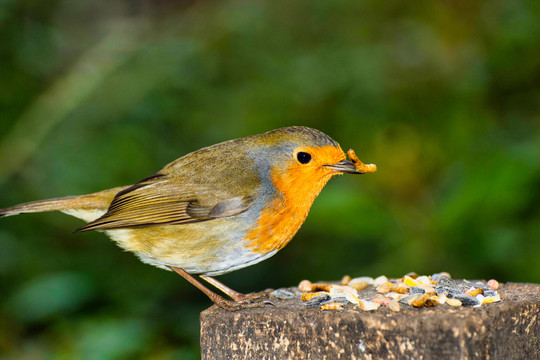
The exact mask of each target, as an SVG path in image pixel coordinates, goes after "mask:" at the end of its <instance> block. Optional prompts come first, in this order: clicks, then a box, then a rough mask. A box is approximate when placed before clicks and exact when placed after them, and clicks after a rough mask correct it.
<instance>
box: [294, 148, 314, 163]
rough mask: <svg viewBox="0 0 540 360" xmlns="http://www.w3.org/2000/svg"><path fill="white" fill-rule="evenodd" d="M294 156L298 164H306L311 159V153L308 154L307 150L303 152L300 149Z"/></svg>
mask: <svg viewBox="0 0 540 360" xmlns="http://www.w3.org/2000/svg"><path fill="white" fill-rule="evenodd" d="M296 158H297V159H298V161H299V162H300V164H307V163H308V162H310V161H311V155H309V154H308V153H307V152H303V151H300V152H299V153H298V154H297V155H296Z"/></svg>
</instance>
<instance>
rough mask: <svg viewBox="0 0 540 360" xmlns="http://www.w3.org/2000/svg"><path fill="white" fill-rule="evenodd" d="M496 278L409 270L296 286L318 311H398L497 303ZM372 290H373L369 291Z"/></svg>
mask: <svg viewBox="0 0 540 360" xmlns="http://www.w3.org/2000/svg"><path fill="white" fill-rule="evenodd" d="M498 288H499V283H498V281H497V280H489V281H487V282H482V281H467V280H460V281H456V280H453V279H452V278H451V276H450V274H448V273H437V274H433V275H431V276H426V275H424V276H419V275H417V274H415V273H409V274H407V275H405V276H403V277H402V278H400V279H390V280H389V279H388V278H387V277H386V276H384V275H383V276H379V277H377V278H375V279H373V278H371V277H367V276H365V277H357V278H354V279H352V278H351V277H350V276H348V275H346V276H344V277H343V279H342V280H341V283H340V284H333V283H312V282H310V281H309V280H303V281H302V282H300V284H299V285H298V290H299V291H301V292H302V294H301V299H302V301H304V304H305V305H306V306H318V307H320V308H321V309H322V310H340V309H342V308H343V307H344V306H346V305H350V304H353V305H356V306H358V308H359V309H360V310H363V311H371V310H376V309H378V308H379V307H381V306H383V307H388V308H389V309H390V310H392V311H400V309H401V306H402V305H407V306H413V307H415V308H424V307H434V306H440V305H443V304H446V305H448V306H475V307H479V306H482V304H486V303H492V302H498V301H500V300H501V297H500V296H499V294H498V293H497V289H498ZM364 289H367V290H369V289H371V290H376V292H377V294H376V295H375V296H373V295H371V296H370V297H371V298H370V299H364V298H361V296H359V294H358V291H361V290H364ZM371 293H373V292H371Z"/></svg>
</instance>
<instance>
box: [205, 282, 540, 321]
mask: <svg viewBox="0 0 540 360" xmlns="http://www.w3.org/2000/svg"><path fill="white" fill-rule="evenodd" d="M498 292H499V294H500V296H501V299H502V300H501V301H500V302H498V303H491V304H484V305H482V306H481V307H472V306H460V307H452V306H436V307H430V308H414V307H412V306H405V305H404V306H402V307H401V311H399V312H393V311H391V310H389V309H387V308H385V307H380V308H379V309H377V310H375V311H360V310H358V309H356V307H355V306H353V305H351V306H347V307H345V308H344V309H343V310H337V311H323V310H321V309H320V308H319V307H317V306H314V307H311V306H306V305H305V303H304V302H303V301H302V300H300V297H296V298H294V299H288V300H278V299H272V302H273V303H274V304H275V305H276V306H275V307H274V306H265V307H263V308H252V309H244V310H241V311H238V312H229V311H226V310H223V309H221V308H219V307H217V306H215V305H214V306H211V307H210V308H208V309H206V310H204V311H203V312H202V313H201V317H202V318H206V317H211V316H218V317H220V316H235V315H239V314H247V313H250V314H259V315H265V316H271V315H273V314H283V313H284V312H290V313H292V314H298V315H300V314H303V315H309V316H333V317H335V316H339V317H356V316H359V317H381V318H388V319H399V318H404V319H409V318H410V317H411V316H414V317H417V316H448V317H449V318H450V317H458V318H463V317H468V316H471V315H476V316H479V315H482V314H486V315H488V314H490V313H493V312H504V311H505V310H507V309H510V308H512V307H515V306H516V305H523V304H539V303H540V284H527V283H506V284H501V287H500V288H499V290H498ZM359 294H360V295H361V297H363V298H373V296H375V295H376V294H377V292H376V291H375V290H372V289H369V290H368V289H366V290H362V291H359Z"/></svg>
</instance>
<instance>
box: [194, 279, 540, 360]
mask: <svg viewBox="0 0 540 360" xmlns="http://www.w3.org/2000/svg"><path fill="white" fill-rule="evenodd" d="M498 291H499V294H500V295H501V298H502V301H501V302H499V303H494V304H484V305H482V307H479V308H473V307H458V308H453V307H450V306H447V305H443V306H438V307H435V308H421V309H416V308H412V307H409V306H406V305H402V307H401V309H402V310H401V311H400V312H397V313H394V312H392V311H390V310H389V309H386V308H379V309H378V310H376V311H372V312H361V311H359V310H357V309H356V308H354V307H353V306H352V305H351V306H348V307H346V308H345V309H344V310H340V311H321V310H320V309H319V308H318V307H317V308H313V307H306V306H305V305H304V304H303V303H302V301H301V300H300V299H299V297H297V298H295V299H290V300H277V299H271V300H272V301H273V302H274V303H275V304H276V307H271V306H266V307H264V308H255V309H245V310H241V311H237V312H228V311H225V310H222V309H220V308H217V307H216V306H212V307H211V308H209V309H207V310H205V311H203V312H202V313H201V319H200V320H201V354H202V359H206V360H218V359H232V360H237V359H238V360H239V359H540V285H536V284H516V283H507V284H504V285H501V288H499V290H498ZM360 294H361V296H364V297H366V298H371V297H369V296H365V293H362V292H361V293H360Z"/></svg>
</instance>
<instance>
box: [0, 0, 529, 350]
mask: <svg viewBox="0 0 540 360" xmlns="http://www.w3.org/2000/svg"><path fill="white" fill-rule="evenodd" d="M539 39H540V2H537V1H474V2H469V1H445V2H439V1H395V2H387V1H375V0H362V1H344V0H337V1H324V0H309V1H308V0H297V1H288V0H287V1H285V0H275V1H247V0H231V1H208V2H202V1H201V2H192V1H167V0H161V1H156V2H154V1H148V0H140V1H103V0H97V1H96V0H95V1H89V0H83V1H69V0H55V1H48V2H38V1H28V0H26V1H17V0H5V1H3V2H2V4H1V5H0V79H1V80H2V81H1V84H0V106H1V109H2V110H1V112H0V194H1V195H0V207H7V206H11V205H14V204H16V203H20V202H25V201H31V200H36V199H42V198H49V197H58V196H64V195H73V194H82V193H89V192H94V191H98V190H101V189H105V188H109V187H114V186H119V185H125V184H130V183H134V182H136V181H138V180H140V179H142V178H143V177H145V176H147V175H150V174H151V173H153V172H155V171H157V170H159V169H160V168H161V167H162V166H163V165H165V164H166V163H168V162H169V161H172V160H174V159H175V158H177V157H179V156H181V155H183V154H186V153H188V152H190V151H193V150H196V149H198V148H200V147H203V146H206V145H210V144H213V143H217V142H220V141H223V140H228V139H231V138H236V137H241V136H245V135H250V134H255V133H260V132H264V131H267V130H271V129H274V128H277V127H282V126H289V125H306V126H311V127H315V128H318V129H320V130H322V131H324V132H326V133H328V134H329V135H331V136H332V137H333V138H335V139H336V140H338V141H339V142H340V143H341V145H342V146H343V148H344V149H345V150H346V149H348V148H349V147H352V148H354V149H355V150H356V152H357V154H358V155H359V157H360V159H362V160H363V161H365V162H374V163H376V164H377V165H378V168H379V171H378V172H377V173H375V174H370V175H365V176H361V177H360V176H356V177H353V176H343V177H339V178H337V179H334V180H332V181H331V182H330V184H329V185H328V186H327V187H326V188H325V189H324V191H323V192H322V194H321V195H320V197H319V198H318V199H317V201H316V202H315V205H314V207H313V209H312V211H311V214H310V216H309V217H308V220H307V222H306V224H305V225H304V226H303V228H302V229H301V230H300V232H299V234H298V235H297V236H296V238H295V239H294V241H293V242H292V243H291V244H290V245H289V246H287V247H286V248H285V249H284V250H283V251H281V252H280V253H279V254H277V255H276V256H274V257H273V258H271V259H269V260H267V261H265V262H263V263H261V264H258V265H256V266H253V267H250V268H249V269H246V270H240V271H237V272H235V273H233V274H228V275H224V276H222V277H220V279H221V280H223V281H224V282H226V283H227V284H229V285H230V286H232V287H234V288H236V289H238V290H240V291H245V292H249V291H255V290H262V289H264V288H268V287H274V288H276V287H282V286H291V285H295V284H297V283H298V282H299V281H300V280H301V279H304V278H308V279H311V280H323V279H328V280H337V279H339V278H340V277H341V276H342V275H344V274H346V273H348V274H350V275H352V276H360V275H372V276H377V275H380V274H386V275H388V276H400V275H402V274H404V273H407V272H410V271H416V272H418V273H423V274H425V273H433V272H438V271H449V272H450V273H451V274H453V275H454V276H456V277H459V278H484V279H487V278H496V279H498V280H500V281H520V282H526V281H529V282H540V260H539V259H540V208H539V206H538V203H539V202H540V121H539V120H540V56H539V54H540V53H539V49H540V47H539V46H540V40H539ZM0 223H1V224H0V358H5V359H8V358H18V359H42V358H51V359H53V358H54V359H72V358H89V359H92V358H95V359H121V358H128V357H139V358H146V359H173V358H174V359H193V358H198V357H199V355H198V313H199V312H200V311H201V310H203V309H204V308H205V307H207V306H209V305H210V302H209V301H208V300H207V299H206V298H205V297H204V296H203V295H202V294H200V293H199V292H198V291H197V290H195V289H194V288H192V287H191V286H190V285H188V284H187V283H186V282H185V281H184V280H183V279H181V278H179V277H178V276H176V275H175V274H172V273H168V272H165V271H163V270H159V269H155V268H152V267H150V266H147V265H144V264H142V263H140V262H139V261H138V260H137V259H136V258H135V257H134V256H132V255H131V254H128V253H125V252H122V251H120V250H119V249H118V248H117V247H116V246H115V245H114V244H113V243H112V242H110V241H109V240H107V239H106V237H105V236H104V235H102V234H100V233H85V234H77V235H72V234H71V231H72V230H73V229H75V228H77V227H78V226H80V224H81V223H80V221H78V220H77V219H74V218H70V217H67V216H65V215H62V214H56V213H55V214H40V215H26V216H20V217H11V218H6V219H1V220H0Z"/></svg>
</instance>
